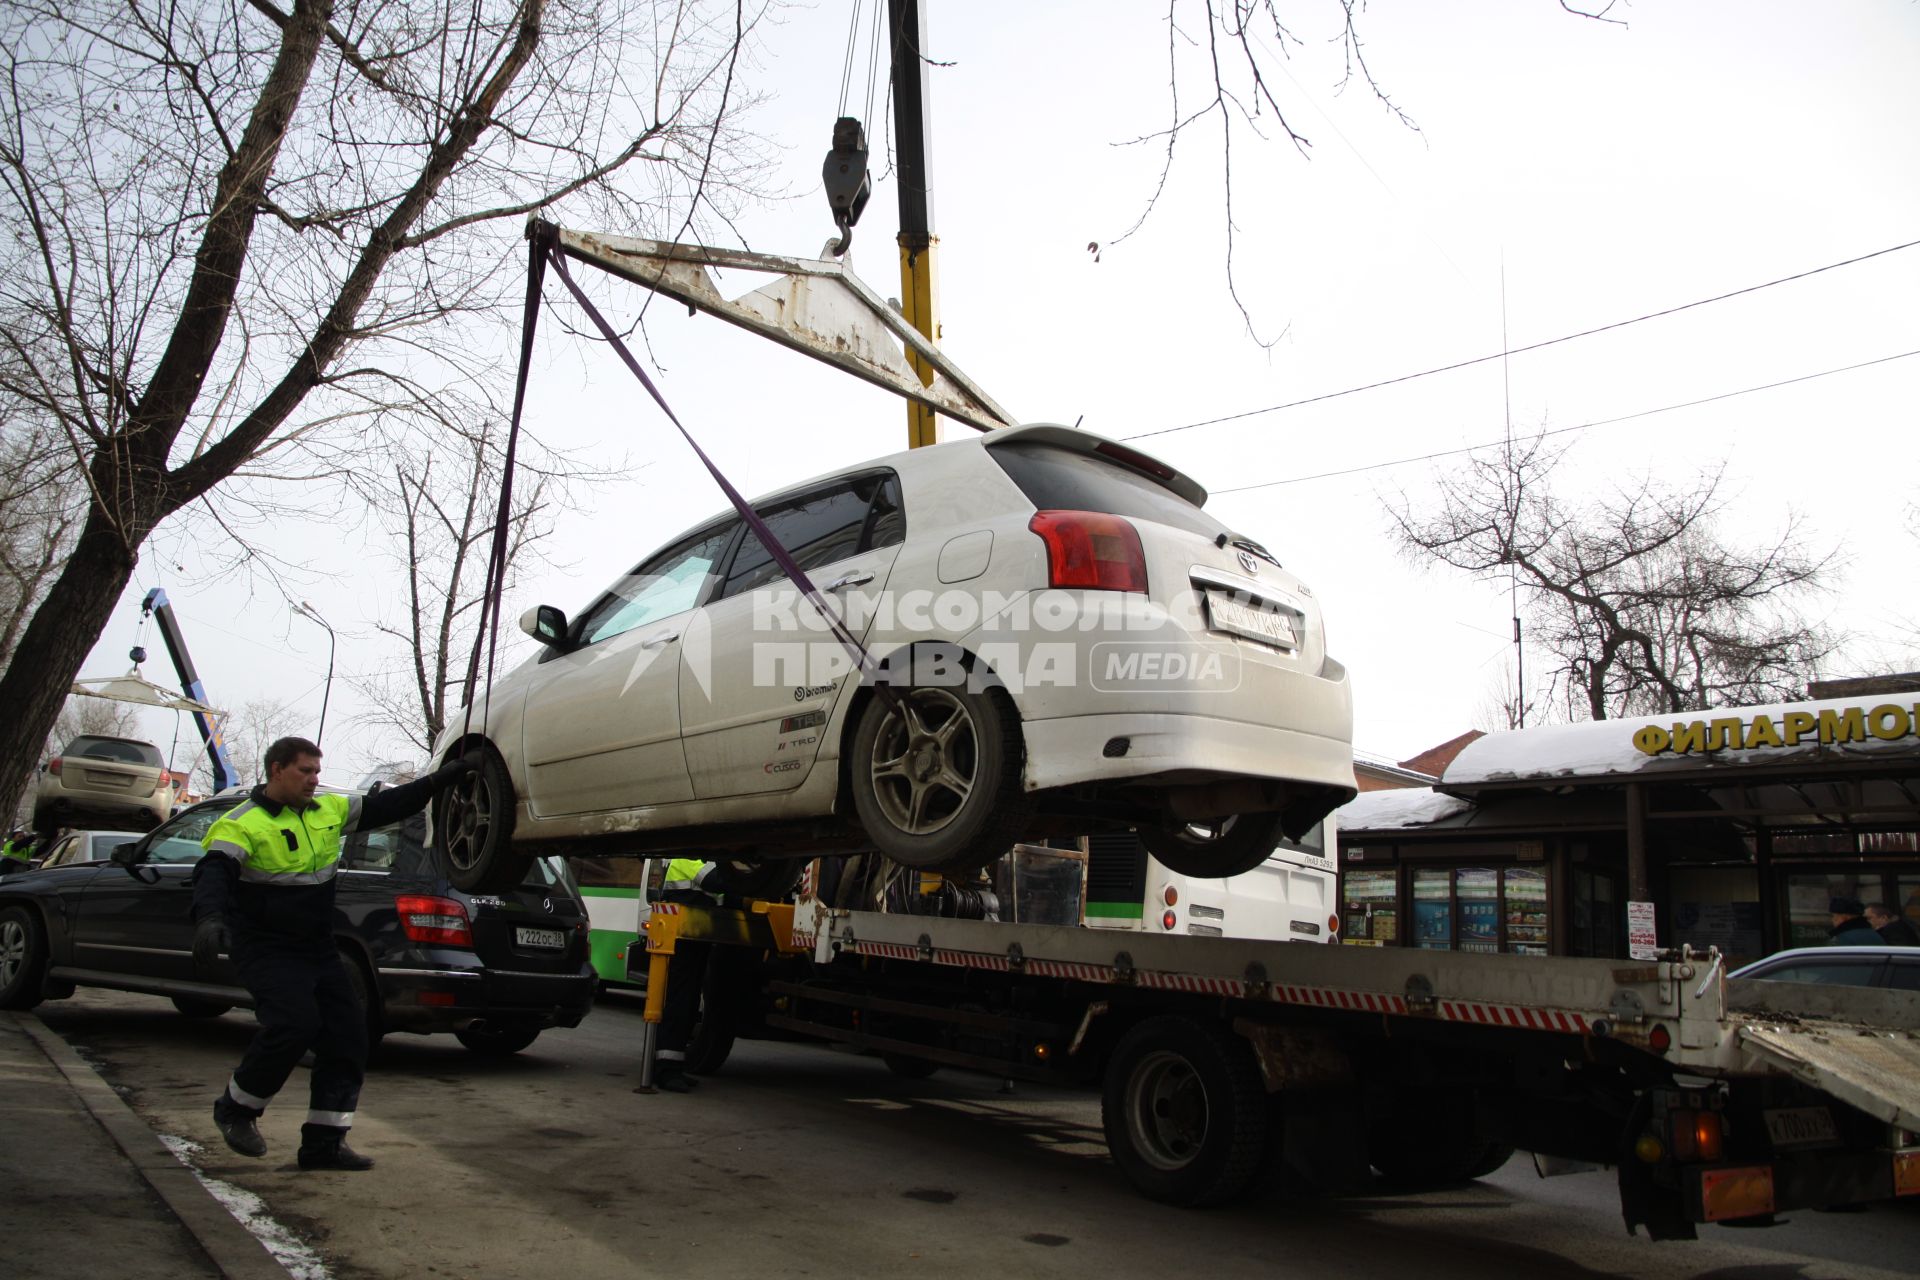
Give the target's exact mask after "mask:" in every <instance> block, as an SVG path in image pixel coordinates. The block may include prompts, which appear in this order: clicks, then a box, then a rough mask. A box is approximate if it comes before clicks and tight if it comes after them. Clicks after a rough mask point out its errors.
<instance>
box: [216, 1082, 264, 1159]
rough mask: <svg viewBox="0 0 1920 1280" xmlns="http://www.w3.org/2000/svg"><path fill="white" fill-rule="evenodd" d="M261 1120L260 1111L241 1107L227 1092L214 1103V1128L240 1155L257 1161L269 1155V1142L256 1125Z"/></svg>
mask: <svg viewBox="0 0 1920 1280" xmlns="http://www.w3.org/2000/svg"><path fill="white" fill-rule="evenodd" d="M259 1118H260V1113H259V1112H258V1111H255V1110H253V1109H251V1108H249V1107H243V1106H241V1105H240V1104H239V1103H237V1102H235V1101H234V1100H233V1099H232V1098H229V1097H228V1096H227V1095H226V1093H225V1092H222V1093H221V1095H220V1096H219V1097H218V1098H215V1099H214V1101H213V1123H214V1127H215V1128H217V1129H219V1130H220V1136H221V1137H223V1138H225V1139H226V1140H227V1145H228V1146H229V1147H232V1148H233V1149H234V1151H236V1152H238V1153H239V1154H240V1155H243V1156H253V1157H255V1158H256V1159H257V1158H259V1157H260V1156H263V1155H265V1154H267V1140H266V1139H265V1138H263V1137H261V1136H260V1127H259V1125H257V1124H256V1123H255V1121H257V1120H258V1119H259Z"/></svg>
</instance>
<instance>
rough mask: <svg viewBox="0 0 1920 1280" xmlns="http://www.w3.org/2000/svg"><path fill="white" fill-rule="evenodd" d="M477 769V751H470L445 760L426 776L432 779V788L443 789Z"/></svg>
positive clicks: (478, 762)
mask: <svg viewBox="0 0 1920 1280" xmlns="http://www.w3.org/2000/svg"><path fill="white" fill-rule="evenodd" d="M479 769H480V756H479V753H478V752H472V751H470V752H468V753H467V754H466V755H464V756H461V757H460V758H459V759H458V760H449V761H447V762H446V763H445V764H443V765H441V766H440V767H439V768H438V769H435V770H434V771H433V772H432V773H430V774H428V775H427V776H428V777H429V778H431V779H432V780H433V789H434V790H435V791H445V790H446V789H447V788H448V787H450V786H452V785H453V784H454V783H456V782H458V781H460V780H461V779H462V778H464V777H466V776H467V775H468V774H470V773H476V772H478V771H479Z"/></svg>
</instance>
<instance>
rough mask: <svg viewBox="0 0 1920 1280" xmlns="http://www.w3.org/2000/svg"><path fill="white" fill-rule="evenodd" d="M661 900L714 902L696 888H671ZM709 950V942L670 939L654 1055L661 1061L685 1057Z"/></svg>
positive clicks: (701, 904) (704, 904)
mask: <svg viewBox="0 0 1920 1280" xmlns="http://www.w3.org/2000/svg"><path fill="white" fill-rule="evenodd" d="M661 900H662V901H664V902H683V903H688V904H691V905H693V906H697V907H711V906H713V905H715V903H714V900H713V896H712V895H711V894H707V893H702V892H700V891H699V890H698V889H675V890H673V891H672V892H670V893H667V894H665V895H663V897H662V899H661ZM712 951H713V944H712V943H710V942H688V941H686V940H685V939H679V940H677V941H676V942H675V943H674V947H673V955H672V956H671V957H670V958H669V959H668V960H667V1003H666V1007H665V1008H663V1009H662V1010H661V1011H660V1047H659V1049H658V1050H657V1052H656V1053H655V1055H654V1056H655V1058H656V1059H658V1060H659V1061H661V1062H680V1063H684V1062H685V1061H686V1060H687V1046H688V1045H689V1044H690V1043H692V1041H693V1029H694V1027H696V1026H698V1025H699V1023H700V992H701V990H702V988H704V987H705V986H706V985H707V959H708V957H709V956H710V955H711V954H712Z"/></svg>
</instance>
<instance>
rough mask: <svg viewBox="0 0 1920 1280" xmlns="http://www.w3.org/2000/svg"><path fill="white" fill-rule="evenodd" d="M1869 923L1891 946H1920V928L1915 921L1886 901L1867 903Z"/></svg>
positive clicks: (1883, 940)
mask: <svg viewBox="0 0 1920 1280" xmlns="http://www.w3.org/2000/svg"><path fill="white" fill-rule="evenodd" d="M1867 923H1868V924H1870V925H1872V926H1873V931H1874V932H1875V933H1877V934H1879V935H1880V940H1881V941H1882V942H1884V943H1886V944H1887V945H1888V946H1890V947H1920V929H1915V928H1914V927H1913V921H1911V920H1909V919H1907V918H1906V917H1905V916H1903V915H1901V914H1900V913H1899V912H1898V911H1895V910H1894V909H1893V908H1892V907H1890V906H1888V905H1887V904H1886V903H1884V902H1869V903H1868V904H1867Z"/></svg>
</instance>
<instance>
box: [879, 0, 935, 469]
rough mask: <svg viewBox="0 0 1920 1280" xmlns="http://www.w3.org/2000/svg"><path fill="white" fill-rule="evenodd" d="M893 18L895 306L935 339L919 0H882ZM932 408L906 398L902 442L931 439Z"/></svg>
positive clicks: (923, 375)
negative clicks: (897, 289)
mask: <svg viewBox="0 0 1920 1280" xmlns="http://www.w3.org/2000/svg"><path fill="white" fill-rule="evenodd" d="M888 6H889V12H890V17H891V18H892V21H893V123H894V142H895V145H896V160H897V169H898V174H897V177H896V179H895V182H896V185H897V186H898V187H899V189H900V236H899V242H900V310H901V313H902V314H903V315H905V317H906V320H907V323H908V324H910V325H912V326H913V327H914V328H915V329H917V330H919V331H920V332H921V333H922V334H924V335H926V338H927V341H929V342H935V343H937V342H939V341H940V310H939V295H938V292H937V290H938V281H939V276H938V274H937V273H936V272H935V271H934V248H935V246H937V245H938V244H939V243H940V241H939V237H937V236H935V235H934V234H933V215H932V213H931V211H930V210H929V209H928V203H927V192H928V190H929V188H930V187H931V186H932V182H931V180H930V178H929V174H928V163H927V150H928V148H927V108H926V102H927V63H926V59H925V58H924V57H923V56H922V53H923V51H924V50H925V48H926V43H927V18H926V14H925V13H924V12H923V11H922V10H921V8H920V0H888ZM907 360H908V361H909V362H910V363H911V364H912V365H913V371H914V372H915V373H916V374H918V375H919V376H920V381H921V382H923V383H928V384H931V383H932V381H933V373H934V371H933V366H932V365H930V364H929V363H927V361H926V360H924V359H922V358H921V357H920V356H918V355H916V354H915V353H913V352H912V351H908V352H907ZM936 421H938V419H937V416H936V415H935V414H934V412H933V410H932V409H930V408H928V407H927V406H925V405H923V404H919V403H917V402H915V401H912V400H909V401H908V402H907V447H908V448H909V449H918V448H919V447H921V446H922V445H929V444H933V443H935V442H936V440H937V436H936V435H935V433H934V424H935V423H936Z"/></svg>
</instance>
